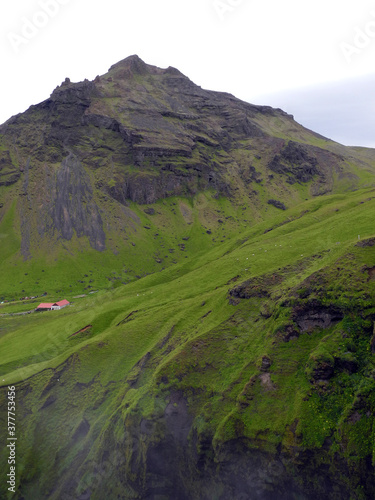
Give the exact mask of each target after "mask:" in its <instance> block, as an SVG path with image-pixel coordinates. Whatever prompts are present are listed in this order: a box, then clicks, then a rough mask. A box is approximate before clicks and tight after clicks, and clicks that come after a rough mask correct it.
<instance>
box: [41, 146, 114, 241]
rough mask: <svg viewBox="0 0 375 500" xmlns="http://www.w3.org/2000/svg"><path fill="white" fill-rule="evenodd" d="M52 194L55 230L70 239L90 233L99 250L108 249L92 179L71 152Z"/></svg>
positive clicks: (57, 176) (60, 171) (61, 169)
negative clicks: (94, 196) (94, 197)
mask: <svg viewBox="0 0 375 500" xmlns="http://www.w3.org/2000/svg"><path fill="white" fill-rule="evenodd" d="M51 197H52V203H51V206H52V209H51V212H52V213H51V218H52V227H51V230H52V231H58V233H60V234H61V236H62V237H63V238H64V239H66V240H70V239H71V238H72V237H73V234H74V232H75V233H76V235H77V236H78V237H81V236H87V237H88V238H89V241H90V244H91V246H92V247H93V248H95V249H96V250H104V249H105V233H104V231H103V223H102V219H101V216H100V213H99V210H98V207H97V206H96V204H95V202H94V200H93V192H92V188H91V184H90V179H89V177H88V175H87V173H86V172H85V171H84V169H83V167H82V165H81V164H80V162H79V161H78V159H77V158H76V157H75V156H73V155H69V156H68V157H67V158H66V159H65V160H64V161H63V162H62V163H61V166H60V168H59V169H58V170H57V172H56V184H55V187H54V189H53V191H52V193H51Z"/></svg>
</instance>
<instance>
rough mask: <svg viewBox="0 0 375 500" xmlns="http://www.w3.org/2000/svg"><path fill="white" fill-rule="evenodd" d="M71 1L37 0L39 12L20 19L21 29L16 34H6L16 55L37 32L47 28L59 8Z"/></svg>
mask: <svg viewBox="0 0 375 500" xmlns="http://www.w3.org/2000/svg"><path fill="white" fill-rule="evenodd" d="M70 1H71V0H39V1H38V5H39V7H40V10H37V11H35V12H34V14H32V15H31V16H30V17H26V16H23V17H22V18H21V29H20V31H19V32H18V33H16V32H13V31H12V32H10V33H8V40H9V42H10V44H11V45H12V48H13V50H14V52H15V53H16V54H18V53H19V51H20V50H21V49H22V48H23V47H24V46H26V45H28V44H29V43H30V41H31V40H32V39H33V38H35V37H36V36H37V35H38V34H39V32H40V31H41V30H42V29H43V28H45V27H46V26H47V24H48V23H49V22H50V20H51V19H53V18H54V17H56V16H57V14H58V13H59V12H60V8H61V6H63V5H67V4H68V3H69V2H70Z"/></svg>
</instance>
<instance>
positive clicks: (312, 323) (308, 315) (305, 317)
mask: <svg viewBox="0 0 375 500" xmlns="http://www.w3.org/2000/svg"><path fill="white" fill-rule="evenodd" d="M343 317H344V314H343V312H342V311H340V309H338V308H337V307H326V306H322V305H321V304H320V303H319V302H317V301H311V302H310V303H308V304H306V305H304V306H298V307H295V308H294V310H293V314H292V319H293V321H294V322H295V323H296V324H297V325H298V327H299V329H300V331H301V332H311V331H313V330H314V329H315V328H329V327H330V326H331V325H332V324H334V323H337V322H338V321H341V320H342V318H343Z"/></svg>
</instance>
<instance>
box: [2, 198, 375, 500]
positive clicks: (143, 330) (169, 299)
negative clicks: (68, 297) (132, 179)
mask: <svg viewBox="0 0 375 500" xmlns="http://www.w3.org/2000/svg"><path fill="white" fill-rule="evenodd" d="M373 193H374V190H365V191H359V192H356V193H353V194H350V195H346V196H343V195H336V196H328V197H324V198H317V199H316V200H313V201H310V202H306V203H304V204H302V205H301V206H299V207H298V209H297V208H296V209H293V210H290V211H288V212H285V213H283V214H282V216H280V217H279V219H278V220H275V224H274V228H272V227H271V226H270V224H268V223H261V224H258V225H256V226H255V227H254V228H252V229H248V230H247V231H244V233H243V235H242V236H243V238H242V239H241V240H238V239H237V238H232V239H231V240H229V241H228V242H226V243H225V244H223V245H222V247H221V248H220V249H216V248H215V249H213V250H211V251H210V252H207V253H204V254H201V255H200V256H197V258H196V259H192V260H190V259H189V260H187V261H186V262H185V263H183V264H181V265H176V266H175V267H173V268H169V269H166V270H165V271H163V272H161V273H157V274H154V275H151V276H148V277H145V278H143V279H141V280H139V281H137V282H135V283H133V284H129V285H127V286H125V287H120V288H118V289H116V290H113V291H110V292H99V293H98V294H97V295H95V296H92V297H91V298H90V299H88V298H86V299H82V300H81V301H78V300H77V301H76V302H75V303H74V304H73V306H72V307H70V308H67V309H64V310H61V311H58V312H53V313H42V314H39V315H38V314H34V315H30V316H28V317H27V322H26V321H23V320H22V319H20V318H19V317H14V316H13V317H11V316H10V317H6V318H4V317H3V321H2V327H3V328H4V331H3V334H2V337H1V339H0V346H1V353H2V365H1V371H2V379H4V380H5V382H3V384H5V385H8V384H13V383H17V394H18V396H17V398H18V399H17V401H18V409H17V411H18V418H19V422H20V424H19V429H18V439H19V443H18V454H19V455H18V456H19V458H18V459H19V464H20V467H19V475H18V481H19V485H20V489H19V495H20V496H19V497H20V498H21V495H23V497H24V498H33V497H38V498H56V499H57V498H86V497H87V498H93V499H96V498H98V499H99V498H102V497H103V495H104V494H105V492H107V495H109V497H110V498H117V496H119V498H148V497H150V498H157V495H164V497H165V498H228V495H229V496H230V497H231V498H242V497H241V495H242V496H243V497H244V498H314V497H315V498H316V496H317V495H319V496H321V497H322V498H349V495H350V497H351V498H370V497H371V495H372V494H373V492H374V482H373V480H372V477H373V466H372V465H371V463H372V454H373V446H374V440H373V436H372V428H373V410H374V407H373V405H374V402H373V386H374V378H373V373H374V368H375V366H374V361H373V354H372V351H373V350H374V339H373V337H372V335H373V321H374V317H375V303H374V286H375V284H374V283H375V282H374V281H373V276H374V273H373V269H374V250H373V245H374V241H375V240H374V239H373V238H371V236H373V223H372V221H373V217H374V211H375V201H374V200H375V196H374V194H373ZM270 229H272V230H271V231H270ZM357 233H360V235H359V236H360V240H358V234H357ZM5 395H6V391H5V390H3V391H2V396H1V397H2V402H3V403H4V402H5ZM2 407H3V405H2ZM4 458H5V457H4ZM249 467H251V474H249V471H248V469H249ZM254 483H255V484H256V489H255V492H256V493H255V492H253V493H250V491H252V490H251V488H252V486H251V485H252V484H254ZM176 492H177V493H176ZM4 495H5V492H4ZM80 495H81V496H80ZM174 495H177V496H174ZM246 495H247V496H246ZM267 495H268V496H267ZM272 495H273V496H272Z"/></svg>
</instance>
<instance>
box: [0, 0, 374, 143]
mask: <svg viewBox="0 0 375 500" xmlns="http://www.w3.org/2000/svg"><path fill="white" fill-rule="evenodd" d="M0 33H1V39H0V48H1V49H0V50H1V63H2V64H1V67H2V72H1V77H0V123H2V122H4V121H5V120H7V119H8V118H9V117H10V116H12V115H14V114H16V113H19V112H22V111H24V110H25V109H27V108H28V107H29V106H30V105H31V104H37V103H38V102H41V101H43V100H44V99H46V98H48V97H49V95H50V94H51V92H52V91H53V89H54V88H55V87H56V86H57V85H59V84H60V83H61V82H62V81H63V80H64V79H65V77H69V78H70V79H71V80H72V81H81V80H83V79H85V78H88V79H90V80H91V79H93V78H95V76H96V75H98V74H103V73H106V72H107V70H108V68H109V67H110V66H111V65H112V64H114V63H116V62H118V61H119V60H121V59H124V58H125V57H127V56H129V55H132V54H138V55H139V56H140V57H141V58H142V59H143V60H144V61H145V62H147V63H149V64H154V65H156V66H159V67H168V66H175V67H177V68H178V69H179V70H180V71H182V72H183V73H184V74H185V75H187V76H188V77H189V78H190V79H191V80H193V81H194V82H195V83H197V84H198V85H200V86H201V87H203V88H206V89H211V90H222V91H226V92H230V93H232V94H234V95H235V96H237V97H239V98H241V99H243V100H245V101H248V102H252V103H255V104H269V105H272V106H275V107H281V108H282V109H285V110H286V111H288V112H289V113H292V114H294V116H295V118H296V120H297V121H299V122H300V123H302V124H303V125H305V126H307V127H308V128H311V129H314V130H315V131H317V132H319V133H321V134H323V135H326V136H328V137H330V138H332V139H334V140H337V141H339V142H342V143H343V144H348V145H352V144H356V145H364V146H370V147H375V119H374V117H375V90H374V85H373V84H374V83H375V68H374V61H375V0H372V1H369V0H355V1H354V0H315V1H314V2H306V1H303V0H283V1H280V0H268V1H267V0H188V1H187V0H131V1H129V0H106V1H99V0H15V1H13V2H11V1H7V2H5V1H4V0H3V1H2V2H1V5H0Z"/></svg>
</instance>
